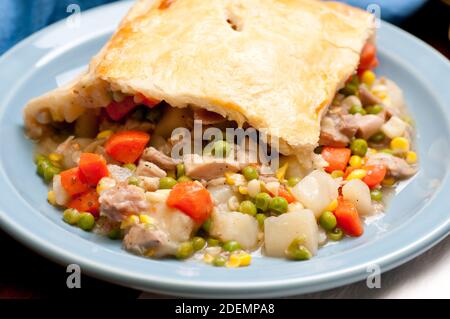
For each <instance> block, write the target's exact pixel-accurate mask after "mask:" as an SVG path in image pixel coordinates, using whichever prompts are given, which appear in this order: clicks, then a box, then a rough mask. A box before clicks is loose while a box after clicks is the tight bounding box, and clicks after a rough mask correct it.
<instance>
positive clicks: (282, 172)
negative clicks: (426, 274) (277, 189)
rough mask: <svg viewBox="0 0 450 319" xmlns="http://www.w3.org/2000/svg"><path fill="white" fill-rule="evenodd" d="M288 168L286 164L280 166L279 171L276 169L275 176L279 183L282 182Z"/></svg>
mask: <svg viewBox="0 0 450 319" xmlns="http://www.w3.org/2000/svg"><path fill="white" fill-rule="evenodd" d="M288 166H289V163H288V162H286V163H285V164H284V165H283V166H281V167H280V168H279V169H277V172H276V174H275V175H276V177H277V178H278V180H280V181H283V180H284V176H285V175H286V171H287V169H288Z"/></svg>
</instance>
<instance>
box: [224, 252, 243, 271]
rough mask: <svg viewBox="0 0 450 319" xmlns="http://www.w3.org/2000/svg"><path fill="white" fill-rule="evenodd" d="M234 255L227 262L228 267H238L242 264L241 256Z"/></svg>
mask: <svg viewBox="0 0 450 319" xmlns="http://www.w3.org/2000/svg"><path fill="white" fill-rule="evenodd" d="M232 257H233V255H231V256H230V259H229V260H228V261H227V263H226V264H225V267H227V268H238V267H239V266H240V265H241V261H240V259H239V258H232Z"/></svg>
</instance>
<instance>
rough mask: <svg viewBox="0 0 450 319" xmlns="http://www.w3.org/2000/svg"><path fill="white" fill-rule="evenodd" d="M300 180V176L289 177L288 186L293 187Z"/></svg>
mask: <svg viewBox="0 0 450 319" xmlns="http://www.w3.org/2000/svg"><path fill="white" fill-rule="evenodd" d="M300 181H301V178H300V177H290V178H289V179H288V181H287V183H288V185H289V186H290V187H294V186H295V185H297V184H298V183H299V182H300Z"/></svg>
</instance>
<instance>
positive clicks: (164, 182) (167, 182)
mask: <svg viewBox="0 0 450 319" xmlns="http://www.w3.org/2000/svg"><path fill="white" fill-rule="evenodd" d="M176 183H177V181H176V180H175V179H174V178H173V177H163V178H161V179H160V180H159V188H160V189H171V188H172V187H174V186H175V185H176Z"/></svg>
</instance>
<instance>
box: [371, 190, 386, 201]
mask: <svg viewBox="0 0 450 319" xmlns="http://www.w3.org/2000/svg"><path fill="white" fill-rule="evenodd" d="M370 197H371V198H372V199H373V200H374V201H377V202H381V200H382V199H383V193H382V192H381V190H379V189H373V190H371V191H370Z"/></svg>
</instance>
